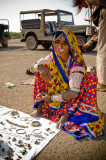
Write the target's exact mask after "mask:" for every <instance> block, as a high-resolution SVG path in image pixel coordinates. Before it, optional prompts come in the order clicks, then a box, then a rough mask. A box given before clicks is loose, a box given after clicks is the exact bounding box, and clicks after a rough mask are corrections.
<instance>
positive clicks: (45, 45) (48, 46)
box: [42, 43, 51, 49]
mask: <svg viewBox="0 0 106 160" xmlns="http://www.w3.org/2000/svg"><path fill="white" fill-rule="evenodd" d="M42 46H43V48H44V49H49V48H50V47H51V43H44V44H42Z"/></svg>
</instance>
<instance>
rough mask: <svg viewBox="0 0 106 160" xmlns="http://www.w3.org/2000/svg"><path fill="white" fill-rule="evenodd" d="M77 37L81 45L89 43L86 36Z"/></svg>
mask: <svg viewBox="0 0 106 160" xmlns="http://www.w3.org/2000/svg"><path fill="white" fill-rule="evenodd" d="M76 38H77V41H78V44H79V45H84V44H85V43H87V39H86V38H85V37H84V36H81V35H78V36H76Z"/></svg>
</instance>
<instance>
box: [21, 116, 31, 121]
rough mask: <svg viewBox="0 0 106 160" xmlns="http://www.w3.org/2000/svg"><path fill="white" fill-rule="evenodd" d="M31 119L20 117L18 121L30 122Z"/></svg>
mask: <svg viewBox="0 0 106 160" xmlns="http://www.w3.org/2000/svg"><path fill="white" fill-rule="evenodd" d="M32 120H33V119H32V118H31V117H21V118H20V121H32Z"/></svg>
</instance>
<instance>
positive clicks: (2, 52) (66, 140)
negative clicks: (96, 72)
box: [0, 39, 106, 160]
mask: <svg viewBox="0 0 106 160" xmlns="http://www.w3.org/2000/svg"><path fill="white" fill-rule="evenodd" d="M50 51H51V49H50V50H44V49H43V48H42V46H39V47H38V49H37V50H35V51H29V50H28V49H27V48H26V46H25V43H21V42H20V40H19V39H11V40H9V47H8V48H2V47H1V46H0V105H2V106H5V107H8V108H12V109H17V110H20V111H22V112H25V113H28V114H30V113H31V112H32V110H33V109H32V106H33V86H31V85H20V82H21V81H23V80H25V79H28V78H30V77H31V76H28V75H26V74H25V70H26V69H27V68H28V67H29V66H30V65H31V64H32V63H33V62H34V61H37V60H39V59H40V58H41V57H45V56H46V55H48V54H49V52H50ZM96 54H97V52H96V50H95V51H92V52H90V53H83V56H84V59H85V62H86V64H87V66H95V63H96ZM6 82H13V83H14V84H15V87H13V88H11V89H10V88H7V87H6V85H5V83H6ZM97 99H98V105H99V107H100V109H101V110H102V111H103V112H104V116H105V122H106V92H97ZM105 124H106V123H105ZM35 159H36V160H91V159H92V160H105V159H106V127H105V136H101V137H98V138H95V139H92V140H91V139H90V138H85V139H83V140H79V141H77V140H75V139H74V138H73V136H72V135H70V134H67V133H65V132H63V131H60V132H59V133H58V134H57V135H56V136H55V137H54V138H53V139H52V140H51V142H50V143H49V144H48V145H47V146H46V147H45V148H44V149H43V150H42V151H41V152H40V153H39V154H38V156H37V157H36V158H34V160H35Z"/></svg>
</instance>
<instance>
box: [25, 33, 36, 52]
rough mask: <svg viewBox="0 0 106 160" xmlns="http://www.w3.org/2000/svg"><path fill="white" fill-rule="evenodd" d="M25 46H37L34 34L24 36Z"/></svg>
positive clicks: (30, 47) (33, 47) (34, 47)
mask: <svg viewBox="0 0 106 160" xmlns="http://www.w3.org/2000/svg"><path fill="white" fill-rule="evenodd" d="M26 47H27V48H28V49H29V50H35V49H36V48H37V47H38V40H37V38H36V37H35V36H28V37H27V38H26Z"/></svg>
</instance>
